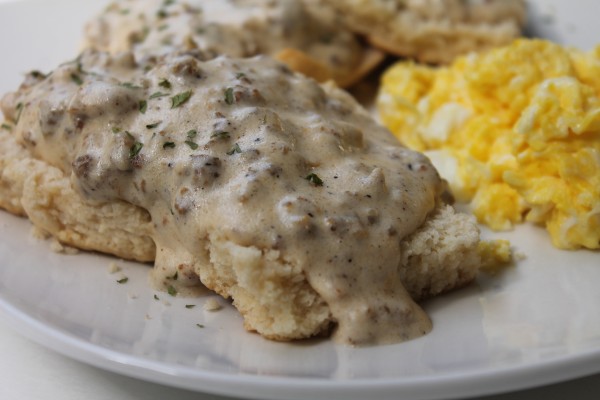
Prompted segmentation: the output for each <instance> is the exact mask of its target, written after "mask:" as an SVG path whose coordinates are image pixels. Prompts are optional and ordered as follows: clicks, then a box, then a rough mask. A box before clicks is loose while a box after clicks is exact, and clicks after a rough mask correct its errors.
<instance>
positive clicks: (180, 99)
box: [171, 90, 192, 108]
mask: <svg viewBox="0 0 600 400" xmlns="http://www.w3.org/2000/svg"><path fill="white" fill-rule="evenodd" d="M190 97H192V91H191V90H188V91H186V92H181V93H179V94H176V95H175V96H173V97H171V108H177V107H179V106H181V105H182V104H183V103H185V102H186V101H188V100H189V99H190Z"/></svg>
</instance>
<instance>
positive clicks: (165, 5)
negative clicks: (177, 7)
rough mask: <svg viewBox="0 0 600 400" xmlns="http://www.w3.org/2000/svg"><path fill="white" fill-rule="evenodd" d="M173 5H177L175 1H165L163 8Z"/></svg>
mask: <svg viewBox="0 0 600 400" xmlns="http://www.w3.org/2000/svg"><path fill="white" fill-rule="evenodd" d="M171 4H175V0H165V1H164V2H163V7H168V6H170V5H171Z"/></svg>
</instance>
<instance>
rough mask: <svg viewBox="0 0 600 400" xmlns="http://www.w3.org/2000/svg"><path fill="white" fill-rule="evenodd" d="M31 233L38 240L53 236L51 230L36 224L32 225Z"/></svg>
mask: <svg viewBox="0 0 600 400" xmlns="http://www.w3.org/2000/svg"><path fill="white" fill-rule="evenodd" d="M30 234H31V236H32V237H34V238H35V239H38V240H48V239H50V237H51V236H52V235H51V234H50V233H49V232H47V231H45V230H43V229H42V228H40V227H37V226H35V225H34V226H32V227H31V231H30Z"/></svg>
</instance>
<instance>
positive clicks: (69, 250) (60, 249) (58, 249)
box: [50, 238, 79, 255]
mask: <svg viewBox="0 0 600 400" xmlns="http://www.w3.org/2000/svg"><path fill="white" fill-rule="evenodd" d="M50 249H51V250H52V251H53V252H55V253H61V254H67V255H75V254H79V249H76V248H75V247H71V246H67V245H64V244H62V243H61V242H59V241H58V239H56V238H52V242H51V243H50Z"/></svg>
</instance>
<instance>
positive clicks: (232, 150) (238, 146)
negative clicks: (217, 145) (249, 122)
mask: <svg viewBox="0 0 600 400" xmlns="http://www.w3.org/2000/svg"><path fill="white" fill-rule="evenodd" d="M241 152H242V149H240V145H239V144H237V143H236V144H235V146H233V148H232V149H231V150H229V151H228V152H227V155H228V156H232V155H234V154H235V153H241Z"/></svg>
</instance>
